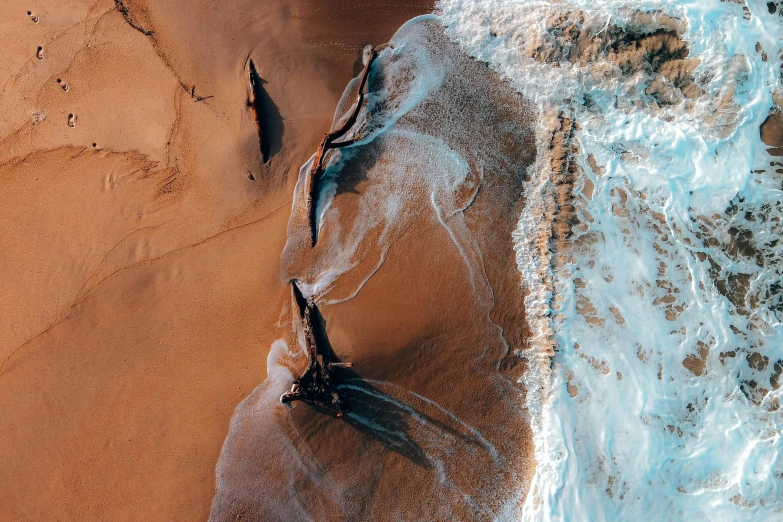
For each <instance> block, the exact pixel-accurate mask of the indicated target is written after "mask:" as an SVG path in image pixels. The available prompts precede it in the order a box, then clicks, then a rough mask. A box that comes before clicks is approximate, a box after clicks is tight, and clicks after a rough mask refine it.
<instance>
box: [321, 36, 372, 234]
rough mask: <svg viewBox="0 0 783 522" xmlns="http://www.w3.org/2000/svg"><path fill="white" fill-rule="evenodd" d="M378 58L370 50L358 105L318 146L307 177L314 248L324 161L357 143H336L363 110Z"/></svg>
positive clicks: (360, 85)
mask: <svg viewBox="0 0 783 522" xmlns="http://www.w3.org/2000/svg"><path fill="white" fill-rule="evenodd" d="M377 56H378V52H377V51H376V50H375V49H370V55H369V56H368V58H367V63H366V64H365V65H364V69H363V70H362V77H361V78H362V79H361V81H360V83H359V95H358V96H357V98H356V105H355V106H354V108H353V112H352V113H351V115H350V116H349V117H348V118H347V119H346V120H345V122H343V124H342V125H341V126H340V128H339V129H337V130H334V131H332V132H330V133H329V134H327V135H326V136H324V138H323V139H322V140H321V144H320V145H319V146H318V150H317V151H316V153H315V156H314V157H313V164H312V165H311V166H310V173H309V176H308V177H307V209H308V215H309V216H310V238H311V241H312V246H315V244H316V243H317V242H318V223H317V221H316V215H315V202H316V198H317V197H318V190H319V187H320V184H321V177H322V176H323V173H324V160H325V159H326V153H327V152H328V151H329V150H331V149H339V148H340V147H346V146H348V145H352V144H353V143H355V141H356V140H355V139H354V140H348V141H342V142H340V143H334V142H335V140H338V139H340V138H342V137H343V136H345V133H347V132H348V131H349V130H350V129H351V127H353V125H354V123H356V119H357V118H358V117H359V112H360V111H361V109H362V102H364V87H365V85H367V78H368V77H369V76H370V69H371V68H372V63H373V61H374V60H375V58H376V57H377Z"/></svg>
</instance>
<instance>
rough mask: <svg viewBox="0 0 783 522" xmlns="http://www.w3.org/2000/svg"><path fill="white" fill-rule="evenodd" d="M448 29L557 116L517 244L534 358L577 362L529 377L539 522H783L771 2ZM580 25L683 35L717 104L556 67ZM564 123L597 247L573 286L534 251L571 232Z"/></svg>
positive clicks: (631, 78)
mask: <svg viewBox="0 0 783 522" xmlns="http://www.w3.org/2000/svg"><path fill="white" fill-rule="evenodd" d="M439 8H440V10H441V16H442V20H443V23H444V24H445V25H446V27H447V31H448V34H449V36H450V37H451V38H452V39H453V40H454V41H456V42H458V43H459V44H460V45H462V46H463V47H464V48H465V49H466V50H467V51H468V52H469V53H470V54H471V55H472V56H474V57H476V58H478V59H481V60H484V61H486V62H488V63H489V64H490V66H491V67H492V68H494V69H495V70H497V71H499V72H500V73H501V74H502V75H503V76H505V77H506V78H508V79H509V80H510V81H511V82H512V84H513V85H514V86H515V87H516V88H518V89H519V90H520V91H521V92H522V93H523V94H524V95H525V96H526V97H527V98H528V99H530V100H532V101H534V102H535V103H536V104H537V105H538V106H539V109H540V110H541V133H540V137H541V140H540V152H541V155H540V156H539V159H540V161H539V163H538V164H537V165H536V166H535V168H534V171H533V172H532V173H531V180H530V182H529V184H528V187H527V189H526V194H525V196H526V201H527V202H528V205H527V210H526V212H525V214H524V215H523V216H521V218H520V222H519V229H518V231H517V234H516V235H515V240H516V242H517V252H518V264H519V269H520V271H521V272H522V275H523V280H524V282H525V285H526V286H527V287H528V289H529V290H530V295H529V297H528V299H527V300H526V302H525V306H526V312H527V315H528V319H529V321H530V323H531V328H532V331H533V332H534V339H533V342H532V343H531V353H530V355H531V356H536V354H538V355H539V357H541V355H542V354H544V355H545V354H547V353H548V350H549V349H550V348H551V347H553V346H554V348H555V349H556V352H555V356H554V359H553V362H552V372H551V374H549V373H547V372H546V371H545V370H542V369H539V370H534V371H532V372H530V373H529V374H528V375H527V376H526V377H525V379H526V381H525V383H526V385H527V388H528V390H529V394H528V398H529V404H528V406H529V408H530V411H531V417H532V418H533V419H534V430H535V433H536V457H537V461H538V466H537V471H536V476H535V478H534V483H533V487H532V489H531V491H532V493H531V494H529V495H528V496H527V500H526V503H525V512H524V518H526V519H529V520H601V519H610V520H617V519H621V520H636V519H641V520H671V519H674V518H676V519H690V520H740V519H754V520H757V519H765V520H773V519H779V518H780V517H781V516H783V513H781V511H783V502H782V501H783V461H782V460H783V455H782V453H783V452H782V451H781V450H783V444H781V441H780V432H781V428H783V417H781V411H780V409H779V401H780V395H781V389H779V388H778V384H779V383H778V381H779V379H781V372H783V362H779V361H783V326H781V322H780V319H781V310H782V309H783V307H782V306H781V289H780V283H781V264H782V263H783V260H781V255H780V249H781V248H782V244H783V226H782V225H781V216H782V215H783V212H781V199H783V198H781V196H783V192H781V190H780V188H781V176H780V174H779V173H775V172H774V167H773V168H770V164H771V161H772V158H770V157H769V156H768V155H767V152H766V149H765V148H764V147H763V146H762V144H761V143H760V140H759V130H758V129H759V125H760V124H761V123H762V121H763V120H764V119H765V117H766V116H767V114H768V112H769V110H770V108H771V106H772V104H773V93H774V92H775V91H776V90H778V92H780V91H779V89H781V49H783V18H781V17H780V16H778V15H777V14H770V13H769V12H768V9H767V6H766V1H758V0H755V1H752V0H749V1H748V2H747V5H746V6H744V5H742V4H739V3H735V2H720V1H718V0H684V1H673V0H661V1H657V2H653V1H615V0H590V1H587V0H570V1H566V2H541V1H533V0H531V1H525V0H442V1H441V2H440V3H439ZM577 12H578V13H580V14H579V16H577V15H576V13H577ZM638 13H650V14H652V15H653V16H650V17H647V18H643V19H640V18H639V17H638V16H636V15H638ZM663 15H668V17H670V18H667V17H666V16H663ZM558 17H560V20H563V19H564V20H566V22H567V23H559V22H557V23H556V20H557V19H558ZM640 20H643V21H641V22H640ZM569 21H570V22H573V24H572V25H576V26H578V28H580V29H585V30H587V31H588V32H589V33H590V34H592V35H594V36H596V35H597V36H600V34H601V33H602V31H607V30H609V28H610V27H612V26H616V27H620V28H625V29H627V30H628V31H631V32H635V34H637V35H639V34H651V33H653V32H654V31H656V30H657V29H666V30H670V31H671V32H672V34H676V33H679V34H680V36H681V37H682V39H683V40H684V41H685V42H686V43H687V45H688V48H689V51H690V54H689V58H693V57H698V59H699V61H700V63H699V65H698V67H696V68H695V70H693V72H692V75H693V81H694V84H695V85H696V86H697V87H698V94H697V95H696V96H691V97H688V98H687V99H686V97H683V96H682V95H681V93H678V92H677V90H672V89H669V91H667V92H669V93H670V94H671V95H672V96H674V98H672V99H670V100H669V101H668V102H667V103H663V102H662V101H661V99H659V98H656V94H655V93H651V91H650V90H648V87H649V86H650V84H651V76H650V75H649V74H647V75H646V74H642V73H639V74H637V73H632V72H631V73H629V72H628V71H622V70H620V69H619V68H618V67H617V66H616V65H613V64H612V63H611V61H610V60H598V61H596V62H592V63H589V64H580V63H578V61H575V62H572V61H567V60H557V59H551V60H546V59H543V60H542V59H541V58H540V57H537V56H535V52H534V51H535V50H536V48H538V47H541V46H542V45H546V44H549V43H554V44H555V45H557V44H558V42H559V41H558V38H562V32H558V31H561V30H562V29H563V28H568V27H569V23H568V22H569ZM558 24H559V25H558ZM554 26H556V30H553V27H554ZM757 44H758V47H760V51H758V50H757ZM553 61H555V62H558V63H557V66H556V67H553V65H552V62H553ZM662 83H663V84H664V87H663V88H664V89H668V88H669V87H671V85H667V83H666V81H663V82H662ZM658 96H660V93H658ZM558 114H563V115H566V116H568V117H569V118H573V119H575V120H576V121H577V122H578V123H579V125H580V126H581V127H580V130H577V131H576V132H575V135H574V137H575V140H576V143H578V146H579V152H578V153H577V155H576V158H575V159H576V161H578V162H579V163H580V165H581V174H580V176H581V179H580V181H578V183H577V186H576V188H575V198H576V199H575V206H576V207H577V212H578V217H579V221H580V225H577V226H576V227H574V231H573V232H574V235H573V237H572V238H571V250H570V251H569V252H568V256H569V257H570V260H571V262H570V263H568V264H566V265H565V266H564V267H561V268H557V269H553V268H552V266H553V265H552V263H551V262H550V255H551V254H550V253H549V252H546V251H541V250H540V248H538V247H539V246H540V245H537V244H535V243H534V242H533V241H531V238H536V237H539V236H540V234H541V233H545V232H546V231H547V228H546V227H548V226H549V224H548V223H546V222H544V221H543V220H542V217H543V216H545V215H546V211H547V206H548V205H549V206H551V192H552V183H551V182H550V180H549V178H548V175H549V173H548V172H547V169H548V168H549V164H548V163H546V162H545V161H543V160H542V158H543V157H544V156H545V153H546V150H547V147H548V142H547V139H548V138H549V134H548V133H547V132H548V131H547V119H548V118H551V117H553V116H557V115H558ZM588 158H590V160H591V161H590V162H588ZM590 163H592V164H593V165H595V170H594V169H593V168H592V167H591V166H590ZM684 361H685V363H686V364H683V363H684Z"/></svg>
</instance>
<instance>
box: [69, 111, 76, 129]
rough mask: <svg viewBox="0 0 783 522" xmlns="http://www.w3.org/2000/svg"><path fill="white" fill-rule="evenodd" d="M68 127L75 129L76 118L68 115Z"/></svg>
mask: <svg viewBox="0 0 783 522" xmlns="http://www.w3.org/2000/svg"><path fill="white" fill-rule="evenodd" d="M68 126H69V127H71V128H73V127H76V116H75V115H73V114H69V115H68Z"/></svg>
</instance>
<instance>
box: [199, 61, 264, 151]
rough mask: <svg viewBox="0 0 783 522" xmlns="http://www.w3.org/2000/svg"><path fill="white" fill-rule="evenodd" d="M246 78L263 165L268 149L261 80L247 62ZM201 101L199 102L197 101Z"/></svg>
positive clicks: (254, 65) (254, 66) (253, 65)
mask: <svg viewBox="0 0 783 522" xmlns="http://www.w3.org/2000/svg"><path fill="white" fill-rule="evenodd" d="M248 76H249V77H250V99H249V101H248V105H250V108H251V109H252V110H253V117H254V119H255V120H256V130H257V131H258V148H259V150H260V151H261V160H262V161H263V162H264V163H267V162H268V161H269V156H270V147H269V136H267V133H268V130H267V129H264V123H263V118H264V107H263V101H262V100H263V94H264V93H263V89H264V87H263V80H262V79H261V76H260V75H259V74H258V69H256V64H254V63H253V60H249V65H248ZM199 101H201V100H199Z"/></svg>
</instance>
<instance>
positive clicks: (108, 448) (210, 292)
mask: <svg viewBox="0 0 783 522" xmlns="http://www.w3.org/2000/svg"><path fill="white" fill-rule="evenodd" d="M431 8H432V5H431V2H404V3H399V4H395V3H386V2H384V3H380V2H379V3H373V2H370V3H364V2H362V3H359V2H338V3H336V4H335V3H333V2H305V1H295V2H285V3H283V2H261V3H259V2H231V3H230V4H214V3H211V2H199V3H192V2H131V1H124V2H112V1H110V0H106V1H98V2H38V3H35V5H32V4H25V3H23V2H18V1H16V0H13V1H10V2H5V3H4V4H3V5H2V6H1V7H0V20H2V21H1V22H0V25H2V31H0V34H1V35H2V36H0V43H2V49H3V51H2V57H3V60H4V63H5V66H4V67H3V68H2V71H0V82H1V83H2V86H3V87H2V93H3V95H2V101H0V114H2V118H0V140H1V141H0V143H1V145H2V146H0V191H2V193H3V196H4V200H3V201H4V205H3V206H2V209H0V235H1V236H2V238H3V239H2V248H0V260H2V261H1V263H2V266H3V270H2V275H0V288H2V292H0V310H2V313H0V332H2V335H0V358H2V369H0V416H2V418H3V419H4V421H3V422H0V434H1V435H2V438H3V440H4V441H5V442H4V444H3V446H2V449H1V450H0V470H1V471H0V490H2V491H3V498H4V500H3V501H2V509H0V519H1V520H8V521H18V520H204V519H206V518H207V516H208V514H209V510H210V503H211V501H212V497H213V495H214V491H215V466H216V463H217V460H218V456H219V453H220V449H221V446H222V444H223V442H224V439H225V437H226V434H227V432H228V425H229V420H230V418H231V415H232V412H233V410H234V408H235V407H236V406H237V404H239V402H240V401H241V400H242V399H243V398H244V397H246V396H247V395H248V393H250V391H251V390H252V389H253V388H254V387H255V386H256V385H258V384H259V383H260V382H262V381H263V380H264V379H265V378H266V357H267V352H268V351H269V346H270V344H271V342H272V341H273V340H274V339H275V338H277V337H279V335H278V333H277V326H276V325H277V323H278V321H279V319H280V314H281V309H282V307H283V304H284V303H287V299H288V291H289V289H288V287H287V286H286V285H285V284H284V283H283V282H282V281H281V279H280V269H279V266H280V253H281V252H282V249H283V246H284V243H285V238H286V223H287V221H288V216H289V212H290V208H291V192H292V189H293V184H294V183H295V182H296V176H297V174H298V170H299V167H300V166H301V164H302V163H303V162H304V161H305V160H306V159H307V157H308V156H309V155H310V154H312V152H313V150H314V149H315V147H316V146H317V143H318V140H319V139H320V137H321V136H322V135H323V133H325V132H326V131H327V130H328V128H329V125H330V124H331V119H332V114H333V111H334V107H335V105H336V104H337V101H338V99H339V96H340V94H341V93H342V90H343V88H344V86H345V85H346V83H347V82H348V80H349V79H350V78H351V77H353V75H354V74H355V69H356V64H357V63H359V62H358V60H359V58H360V52H361V48H362V47H363V46H364V45H366V44H369V43H375V44H378V43H382V42H384V41H386V40H388V39H389V38H390V37H391V35H392V34H393V33H394V31H395V30H396V29H397V28H398V27H399V26H400V25H401V24H402V23H403V22H404V21H405V20H407V19H409V18H411V17H413V16H416V15H418V14H422V13H425V12H428V11H429V10H431ZM28 11H29V12H28ZM249 59H252V60H253V62H254V64H255V65H256V66H257V68H258V73H259V75H260V77H261V78H262V79H263V80H264V82H265V83H264V88H265V90H266V92H267V93H268V96H269V98H270V99H271V102H272V104H273V107H272V106H270V107H269V111H268V114H267V115H266V118H268V124H269V126H270V127H271V128H277V129H280V130H282V134H281V135H277V136H273V141H272V143H271V150H272V154H271V158H270V160H269V162H268V163H266V164H263V162H262V159H261V153H260V151H259V146H258V135H257V131H256V127H255V124H254V119H253V114H252V111H251V110H250V108H249V107H248V105H247V100H248V89H249V82H248V77H247V74H248V73H247V62H248V60H249ZM250 176H252V177H253V178H254V180H251V179H250Z"/></svg>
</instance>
